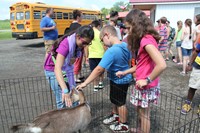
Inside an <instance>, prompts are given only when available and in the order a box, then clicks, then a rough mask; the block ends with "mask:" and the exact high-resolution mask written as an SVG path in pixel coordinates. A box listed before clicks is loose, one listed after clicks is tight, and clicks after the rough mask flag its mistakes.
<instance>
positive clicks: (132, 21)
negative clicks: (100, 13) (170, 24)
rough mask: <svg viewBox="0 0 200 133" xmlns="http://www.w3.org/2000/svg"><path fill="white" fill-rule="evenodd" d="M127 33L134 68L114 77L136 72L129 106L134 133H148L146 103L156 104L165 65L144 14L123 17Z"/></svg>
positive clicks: (147, 109)
mask: <svg viewBox="0 0 200 133" xmlns="http://www.w3.org/2000/svg"><path fill="white" fill-rule="evenodd" d="M126 27H127V29H129V36H128V45H129V48H130V49H132V51H134V52H136V53H137V57H136V61H137V65H136V66H134V67H132V68H131V69H129V70H126V71H123V72H121V71H119V72H117V73H116V75H117V76H118V77H121V76H122V75H126V74H128V73H134V72H136V85H135V86H134V87H133V89H132V94H131V103H132V104H133V105H135V106H136V107H137V111H138V113H139V119H140V120H139V122H140V123H139V124H138V125H139V127H138V128H134V129H132V130H133V131H134V132H144V133H149V132H150V103H157V102H158V99H159V94H160V87H159V84H160V83H159V75H160V74H161V73H162V72H163V71H164V69H165V68H166V62H165V60H164V58H163V56H162V55H161V53H160V52H159V50H158V41H159V40H160V36H159V34H158V32H157V31H156V30H155V28H154V26H153V23H152V21H151V20H150V19H149V18H148V17H147V16H146V14H145V13H144V12H142V11H141V10H138V9H134V10H132V11H130V12H129V14H128V15H127V16H126Z"/></svg>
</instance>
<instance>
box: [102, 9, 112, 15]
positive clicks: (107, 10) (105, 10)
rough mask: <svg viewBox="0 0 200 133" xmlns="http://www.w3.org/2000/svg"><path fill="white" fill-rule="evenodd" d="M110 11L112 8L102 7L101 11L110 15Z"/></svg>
mask: <svg viewBox="0 0 200 133" xmlns="http://www.w3.org/2000/svg"><path fill="white" fill-rule="evenodd" d="M109 12H110V9H107V8H102V9H101V13H102V14H104V15H108V14H109Z"/></svg>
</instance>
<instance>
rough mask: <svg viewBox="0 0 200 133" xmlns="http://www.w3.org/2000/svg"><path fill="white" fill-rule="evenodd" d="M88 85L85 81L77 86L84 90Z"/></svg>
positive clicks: (78, 88)
mask: <svg viewBox="0 0 200 133" xmlns="http://www.w3.org/2000/svg"><path fill="white" fill-rule="evenodd" d="M86 86H87V85H86V84H85V83H82V84H80V85H78V86H77V87H76V90H82V89H83V88H85V87H86Z"/></svg>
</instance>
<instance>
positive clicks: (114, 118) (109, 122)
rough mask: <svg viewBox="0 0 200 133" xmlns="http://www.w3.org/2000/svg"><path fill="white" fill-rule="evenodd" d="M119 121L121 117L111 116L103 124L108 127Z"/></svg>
mask: <svg viewBox="0 0 200 133" xmlns="http://www.w3.org/2000/svg"><path fill="white" fill-rule="evenodd" d="M118 120H119V115H116V114H111V115H109V116H108V117H107V118H106V119H104V120H103V123H104V124H106V125H107V124H111V123H113V122H118Z"/></svg>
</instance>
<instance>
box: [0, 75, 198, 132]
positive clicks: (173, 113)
mask: <svg viewBox="0 0 200 133" xmlns="http://www.w3.org/2000/svg"><path fill="white" fill-rule="evenodd" d="M87 74H88V73H87ZM132 88H133V85H130V87H129V90H128V93H127V102H126V105H127V108H128V123H129V126H130V128H133V127H134V128H135V127H138V125H139V114H138V112H137V109H136V107H134V106H133V105H132V104H131V103H130V95H131V89H132ZM84 94H85V96H86V100H87V101H88V102H89V105H90V107H91V113H92V121H91V123H90V125H89V126H88V128H87V130H86V131H85V132H86V133H87V132H88V133H97V132H98V133H108V132H112V131H111V130H110V129H109V126H107V125H104V124H103V122H102V121H103V119H104V118H105V117H106V116H107V115H109V114H110V113H111V102H110V82H109V79H108V78H105V80H104V89H102V90H99V91H98V92H94V91H93V84H91V85H89V86H88V87H87V88H86V89H84ZM184 100H185V99H183V98H182V97H181V96H178V95H175V94H172V93H169V92H166V91H161V97H160V100H159V103H158V104H157V105H154V104H151V113H150V114H151V115H150V120H151V133H197V132H200V129H199V119H198V118H197V115H196V114H195V112H194V111H193V110H192V111H191V112H190V113H189V114H188V115H182V114H181V113H180V108H181V107H182V104H183V103H184ZM52 109H56V103H55V97H54V94H53V92H52V90H51V87H50V85H49V82H48V79H46V77H32V78H21V79H8V80H1V81H0V131H1V133H9V132H10V127H11V126H12V125H15V124H20V123H28V122H31V121H32V120H33V119H34V118H35V117H36V116H38V115H40V114H41V113H43V112H46V111H49V110H52Z"/></svg>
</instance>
